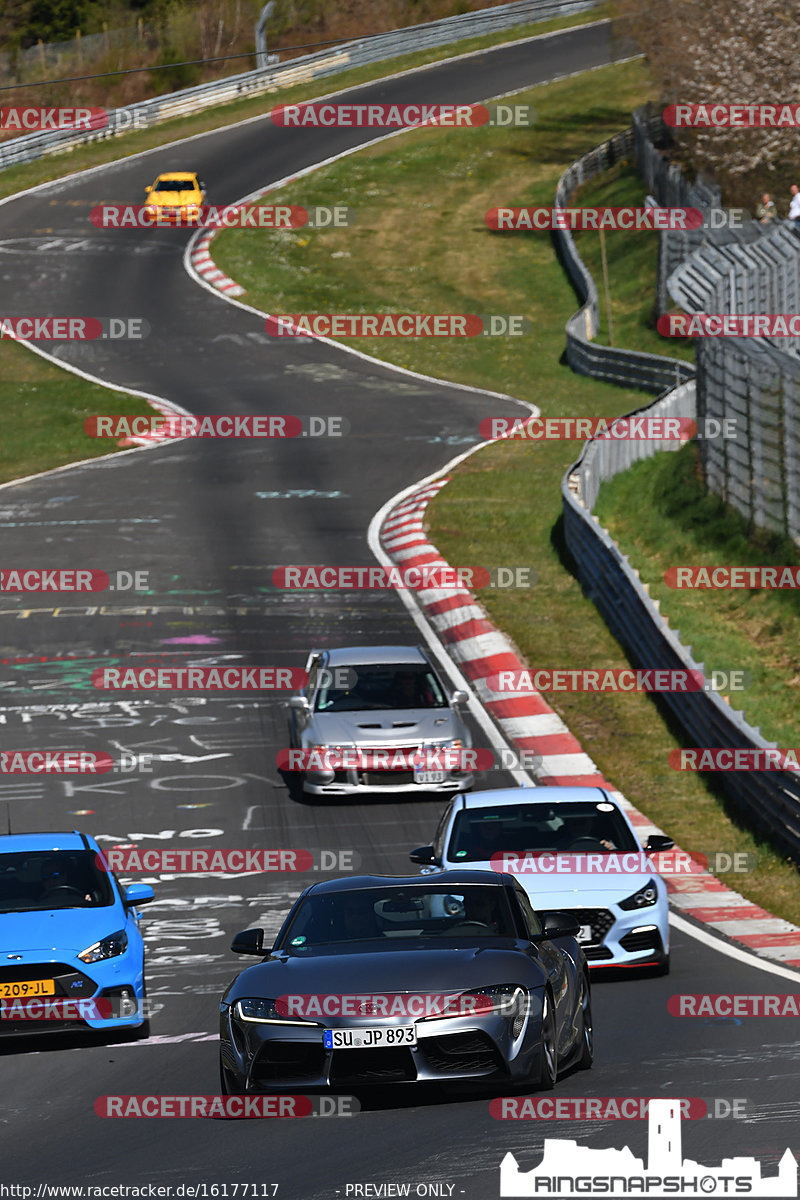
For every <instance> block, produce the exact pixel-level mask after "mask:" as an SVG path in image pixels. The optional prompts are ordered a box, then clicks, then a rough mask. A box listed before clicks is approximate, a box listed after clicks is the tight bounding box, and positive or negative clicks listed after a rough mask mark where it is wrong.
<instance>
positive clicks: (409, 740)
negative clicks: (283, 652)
mask: <svg viewBox="0 0 800 1200" xmlns="http://www.w3.org/2000/svg"><path fill="white" fill-rule="evenodd" d="M306 671H307V672H308V684H307V685H306V687H305V688H303V690H302V691H301V692H300V693H299V695H297V696H294V697H292V699H291V700H290V701H289V746H290V747H291V748H292V750H293V751H295V753H294V754H293V755H288V752H287V758H286V761H285V762H284V761H281V760H280V759H279V765H280V766H286V765H287V763H288V764H289V769H293V770H295V771H297V772H299V773H301V775H302V779H303V790H304V791H305V792H306V793H308V794H310V795H317V796H326V795H359V794H369V793H372V794H374V793H375V792H379V791H384V792H385V791H392V792H401V793H412V792H414V793H417V794H419V793H420V792H435V793H439V794H441V793H453V792H464V791H469V789H470V788H471V787H472V782H473V775H472V770H471V769H470V763H469V762H464V755H463V751H469V750H470V748H471V746H472V740H471V737H470V732H469V729H468V728H467V726H466V724H465V722H464V720H463V717H462V716H461V712H460V711H459V710H460V708H461V706H462V705H464V704H466V702H467V699H468V697H467V694H466V692H461V691H455V692H453V693H452V694H451V695H448V691H447V688H446V687H445V685H444V683H443V682H442V680H441V679H440V678H439V676H438V674H437V672H436V670H435V669H434V667H433V664H432V663H431V661H430V659H429V658H428V656H427V654H426V653H425V651H424V650H423V649H422V647H420V646H350V647H344V648H341V649H335V650H312V651H311V653H310V654H309V657H308V661H307V663H306ZM297 752H302V756H301V755H300V754H299V753H297ZM467 757H468V756H467Z"/></svg>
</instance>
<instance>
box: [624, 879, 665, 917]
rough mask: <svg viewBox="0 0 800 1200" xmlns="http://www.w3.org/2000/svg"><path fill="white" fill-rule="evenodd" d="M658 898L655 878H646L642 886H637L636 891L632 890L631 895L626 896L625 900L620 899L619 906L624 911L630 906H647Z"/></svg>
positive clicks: (630, 907)
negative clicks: (637, 889)
mask: <svg viewBox="0 0 800 1200" xmlns="http://www.w3.org/2000/svg"><path fill="white" fill-rule="evenodd" d="M657 900H658V887H657V885H656V881H655V879H648V881H647V883H646V884H645V885H644V887H643V888H639V891H638V892H634V893H633V895H632V896H628V897H627V898H626V899H625V900H620V902H619V906H620V908H624V909H625V910H626V911H628V910H630V909H632V908H649V907H650V906H651V905H653V904H655V903H656V901H657Z"/></svg>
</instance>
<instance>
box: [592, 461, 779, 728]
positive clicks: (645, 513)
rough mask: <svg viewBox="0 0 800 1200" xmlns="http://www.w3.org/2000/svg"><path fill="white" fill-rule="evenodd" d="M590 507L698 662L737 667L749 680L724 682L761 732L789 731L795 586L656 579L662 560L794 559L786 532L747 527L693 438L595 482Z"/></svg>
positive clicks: (719, 667)
mask: <svg viewBox="0 0 800 1200" xmlns="http://www.w3.org/2000/svg"><path fill="white" fill-rule="evenodd" d="M595 513H596V514H597V516H598V517H599V519H600V520H601V522H602V523H603V524H604V525H605V526H606V528H607V529H608V530H609V531H610V533H611V535H612V537H613V538H614V539H615V540H616V541H617V542H618V543H619V545H620V547H621V549H622V550H623V552H624V553H625V554H628V555H630V557H631V560H632V562H633V563H634V564H635V565H636V566H637V567H638V569H639V571H640V574H641V576H642V580H643V581H644V582H645V583H647V584H648V585H649V586H650V594H651V595H652V596H653V598H654V599H656V600H658V601H659V602H660V605H661V611H662V612H663V613H664V615H665V616H666V617H667V618H668V620H669V623H670V625H671V626H672V627H673V629H679V630H680V633H681V640H682V641H683V642H684V644H686V645H691V647H692V653H693V654H694V657H695V658H696V659H697V660H698V662H705V664H706V670H707V671H709V670H720V671H731V670H738V671H744V672H745V677H746V683H747V687H746V689H745V690H744V691H740V692H731V693H730V702H731V704H732V706H733V707H734V708H738V709H743V710H744V711H745V715H746V716H747V717H748V719H749V720H750V722H751V723H752V724H756V725H759V726H760V727H761V730H762V732H763V734H764V736H765V737H767V738H769V739H770V740H773V741H777V742H778V743H779V745H781V746H794V745H795V744H796V740H797V711H796V709H795V704H796V703H797V700H798V696H799V695H800V651H798V646H800V596H798V594H797V592H795V591H756V590H743V591H685V590H676V589H674V588H669V587H667V586H666V584H665V583H664V581H663V576H664V572H665V571H666V570H667V568H668V567H670V566H675V565H676V564H678V565H690V564H697V565H699V564H709V565H714V566H717V565H723V564H731V563H734V564H736V565H741V566H759V565H762V566H763V565H766V566H771V565H775V566H783V565H784V564H795V565H796V564H798V563H800V552H798V549H797V547H796V546H795V545H794V543H793V542H792V541H791V540H790V539H788V538H785V539H784V538H780V537H776V536H772V535H769V534H758V535H754V534H753V533H752V532H751V531H750V530H749V528H748V525H747V522H746V521H745V520H744V518H743V517H741V516H740V515H739V513H737V512H735V511H734V510H733V509H731V508H728V507H727V506H726V505H725V504H724V503H723V501H722V500H720V499H719V497H717V496H714V495H712V494H710V493H708V492H706V490H705V488H704V486H703V483H702V478H701V474H700V468H699V458H698V450H697V446H696V445H695V444H694V443H692V444H690V445H688V446H685V447H684V448H683V449H682V450H680V451H677V452H676V453H674V454H658V455H656V456H655V458H652V459H650V460H648V461H645V462H641V463H637V464H636V466H634V467H633V468H632V469H631V470H630V471H625V472H623V473H622V474H621V475H617V476H616V478H615V479H612V480H611V481H610V482H609V483H607V484H604V485H603V487H602V488H601V490H600V498H599V500H598V503H597V505H596V507H595Z"/></svg>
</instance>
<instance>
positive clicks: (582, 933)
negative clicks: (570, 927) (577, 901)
mask: <svg viewBox="0 0 800 1200" xmlns="http://www.w3.org/2000/svg"><path fill="white" fill-rule="evenodd" d="M591 940H592V927H591V925H581V927H580V929H579V930H578V941H579V942H590V941H591Z"/></svg>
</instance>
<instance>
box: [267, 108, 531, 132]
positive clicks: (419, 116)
mask: <svg viewBox="0 0 800 1200" xmlns="http://www.w3.org/2000/svg"><path fill="white" fill-rule="evenodd" d="M269 115H270V119H271V120H272V123H273V125H277V126H279V128H282V129H414V128H416V127H417V126H419V125H426V126H428V125H430V126H433V127H439V128H443V129H475V128H477V127H480V126H499V127H504V128H515V129H531V128H532V127H533V125H534V123H535V120H536V110H535V109H534V107H533V105H532V104H488V105H487V104H419V103H417V104H344V103H342V104H337V103H333V102H320V101H310V102H308V103H306V104H278V105H276V107H275V108H273V109H272V111H271V112H270V114H269Z"/></svg>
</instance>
